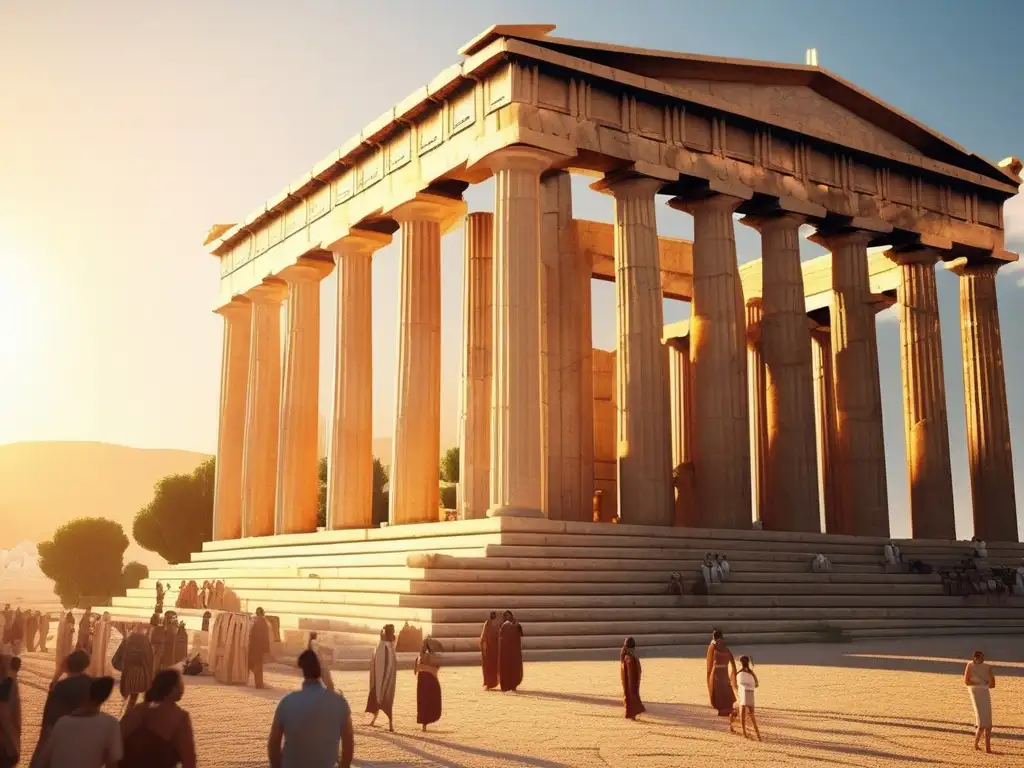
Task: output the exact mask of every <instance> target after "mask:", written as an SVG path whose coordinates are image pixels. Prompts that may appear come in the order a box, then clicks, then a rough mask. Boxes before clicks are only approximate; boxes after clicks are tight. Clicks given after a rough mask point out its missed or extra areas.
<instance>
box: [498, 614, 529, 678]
mask: <svg viewBox="0 0 1024 768" xmlns="http://www.w3.org/2000/svg"><path fill="white" fill-rule="evenodd" d="M501 617H502V618H503V619H504V621H503V622H502V625H501V629H500V630H499V632H498V683H499V685H500V686H501V690H503V691H514V690H516V689H517V688H518V687H519V686H520V685H521V684H522V682H523V627H522V625H521V624H520V623H519V622H518V621H516V617H515V616H513V615H512V611H505V612H504V613H503V614H502V615H501Z"/></svg>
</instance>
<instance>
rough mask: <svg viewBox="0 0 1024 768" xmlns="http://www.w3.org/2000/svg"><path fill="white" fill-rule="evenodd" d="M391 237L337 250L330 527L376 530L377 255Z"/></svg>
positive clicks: (356, 236)
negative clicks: (375, 379)
mask: <svg viewBox="0 0 1024 768" xmlns="http://www.w3.org/2000/svg"><path fill="white" fill-rule="evenodd" d="M390 242H391V236H390V235H385V234H381V233H378V232H371V231H369V230H365V231H359V232H352V233H351V234H349V235H347V236H346V237H344V238H342V239H341V240H339V241H338V242H337V243H336V244H335V245H334V246H332V250H333V252H334V258H335V261H336V263H337V269H338V322H337V338H336V342H335V361H334V411H333V414H332V416H331V443H330V446H331V447H330V458H329V460H328V477H327V527H328V528H330V529H332V530H340V529H343V528H371V527H372V526H373V298H372V296H373V294H372V287H373V254H374V253H375V252H376V251H377V250H378V249H380V248H383V247H384V246H386V245H388V244H389V243H390Z"/></svg>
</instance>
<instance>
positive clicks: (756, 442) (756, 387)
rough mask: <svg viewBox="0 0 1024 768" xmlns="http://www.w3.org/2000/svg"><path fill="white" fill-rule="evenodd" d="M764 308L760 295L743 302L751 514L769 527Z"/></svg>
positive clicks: (770, 522) (771, 524) (771, 521)
mask: <svg viewBox="0 0 1024 768" xmlns="http://www.w3.org/2000/svg"><path fill="white" fill-rule="evenodd" d="M763 315H764V312H763V310H762V306H761V300H760V299H751V300H750V301H748V302H747V380H748V383H749V385H750V455H751V462H750V465H751V473H752V475H753V489H752V493H753V498H754V505H755V506H754V517H755V519H757V520H760V521H761V522H762V523H764V524H765V527H766V528H768V529H769V530H772V529H773V524H774V527H775V528H776V529H777V523H776V521H774V520H772V519H771V516H769V518H768V522H765V511H766V506H767V504H766V494H767V490H768V478H767V474H768V470H767V466H766V462H767V459H768V413H767V411H768V408H767V403H766V397H765V395H766V383H765V366H764V357H763V356H762V354H761V344H762V335H761V321H762V317H763Z"/></svg>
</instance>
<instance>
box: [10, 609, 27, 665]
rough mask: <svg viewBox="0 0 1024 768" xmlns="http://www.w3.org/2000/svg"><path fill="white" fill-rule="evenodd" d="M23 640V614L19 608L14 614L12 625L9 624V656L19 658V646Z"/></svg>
mask: <svg viewBox="0 0 1024 768" xmlns="http://www.w3.org/2000/svg"><path fill="white" fill-rule="evenodd" d="M24 639H25V614H24V613H22V612H21V608H19V609H18V610H16V611H15V612H14V623H13V624H11V655H12V656H21V644H22V642H23V641H24Z"/></svg>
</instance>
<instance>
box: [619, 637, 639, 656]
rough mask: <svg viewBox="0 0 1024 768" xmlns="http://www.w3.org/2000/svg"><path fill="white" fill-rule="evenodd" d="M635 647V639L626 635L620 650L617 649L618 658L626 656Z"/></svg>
mask: <svg viewBox="0 0 1024 768" xmlns="http://www.w3.org/2000/svg"><path fill="white" fill-rule="evenodd" d="M635 648H636V640H634V639H633V638H632V637H627V638H626V639H625V640H624V641H623V643H622V650H621V651H619V660H620V661H621V660H622V659H625V658H626V657H627V656H629V655H630V654H632V653H633V650H634V649H635Z"/></svg>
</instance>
